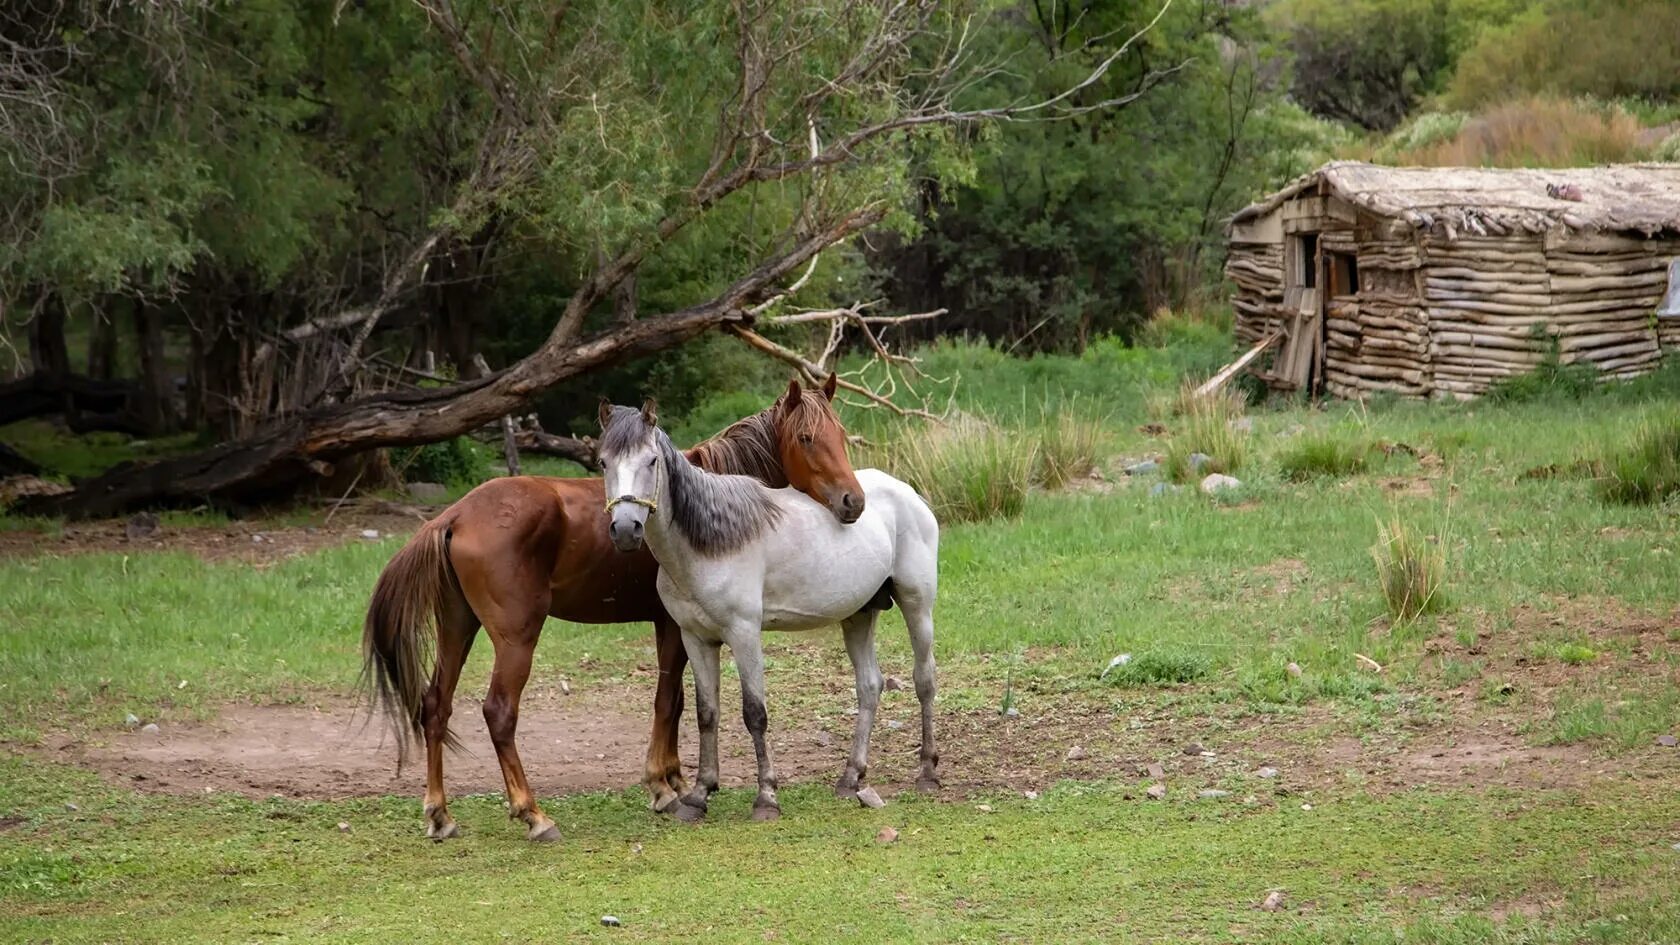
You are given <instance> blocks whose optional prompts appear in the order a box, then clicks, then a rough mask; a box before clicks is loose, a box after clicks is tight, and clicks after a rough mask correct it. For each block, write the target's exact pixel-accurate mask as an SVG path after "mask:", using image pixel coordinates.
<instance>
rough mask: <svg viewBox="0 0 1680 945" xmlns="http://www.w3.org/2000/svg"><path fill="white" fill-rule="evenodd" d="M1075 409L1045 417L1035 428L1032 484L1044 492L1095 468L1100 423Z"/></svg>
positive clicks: (1100, 430) (1100, 428) (1084, 475)
mask: <svg viewBox="0 0 1680 945" xmlns="http://www.w3.org/2000/svg"><path fill="white" fill-rule="evenodd" d="M1076 410H1077V408H1074V410H1069V411H1064V412H1062V413H1058V414H1055V415H1053V416H1046V417H1044V418H1043V419H1042V420H1041V421H1040V423H1039V425H1038V427H1037V431H1036V432H1037V434H1038V459H1037V462H1036V463H1035V464H1034V466H1033V481H1034V482H1036V483H1038V484H1039V485H1041V486H1043V487H1044V488H1046V489H1060V488H1063V487H1064V486H1066V485H1067V484H1068V483H1070V482H1073V481H1074V480H1077V479H1083V478H1085V477H1086V476H1089V475H1090V474H1091V473H1092V471H1093V470H1095V469H1096V468H1097V457H1098V452H1099V450H1100V448H1101V444H1102V439H1103V423H1102V421H1101V420H1099V419H1096V418H1094V417H1090V416H1084V415H1081V414H1080V413H1077V412H1075V411H1076Z"/></svg>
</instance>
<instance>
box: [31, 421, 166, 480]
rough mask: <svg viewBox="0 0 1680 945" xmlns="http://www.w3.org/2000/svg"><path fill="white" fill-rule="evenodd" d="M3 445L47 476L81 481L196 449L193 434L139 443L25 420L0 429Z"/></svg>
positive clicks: (124, 436)
mask: <svg viewBox="0 0 1680 945" xmlns="http://www.w3.org/2000/svg"><path fill="white" fill-rule="evenodd" d="M0 442H3V443H5V444H7V445H9V446H11V447H12V448H13V449H15V450H17V451H18V452H19V453H22V454H23V455H24V456H27V457H28V458H30V459H32V460H34V461H35V462H36V463H38V464H39V465H40V466H41V468H42V469H43V470H44V474H45V475H47V476H50V477H56V478H59V479H82V478H86V477H90V476H96V475H98V474H99V473H102V472H104V471H105V470H107V469H109V468H111V467H112V466H115V465H116V464H118V463H121V462H126V461H129V460H144V459H156V458H159V457H163V456H169V455H171V454H175V453H180V452H184V451H186V450H189V449H191V448H192V447H193V445H194V444H195V442H196V436H195V435H194V434H191V433H183V434H176V435H174V436H166V437H157V438H155V439H150V440H139V439H135V438H133V437H130V436H128V435H127V434H124V433H87V434H80V435H78V434H73V433H71V432H70V431H69V430H67V429H65V428H64V427H61V426H59V425H57V424H54V423H49V422H47V421H45V420H24V421H20V422H18V423H13V424H8V425H6V426H3V427H0Z"/></svg>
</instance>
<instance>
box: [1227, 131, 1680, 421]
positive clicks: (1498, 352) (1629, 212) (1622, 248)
mask: <svg viewBox="0 0 1680 945" xmlns="http://www.w3.org/2000/svg"><path fill="white" fill-rule="evenodd" d="M1227 235H1228V237H1229V255H1228V258H1227V261H1226V265H1225V273H1226V276H1227V278H1228V279H1229V280H1230V281H1231V282H1232V283H1234V284H1235V286H1236V295H1235V297H1234V298H1233V300H1232V304H1233V306H1234V308H1235V314H1236V334H1237V340H1238V342H1239V343H1240V344H1241V345H1242V346H1243V347H1245V348H1251V349H1252V348H1253V347H1257V346H1260V344H1261V343H1262V342H1270V345H1269V348H1268V350H1267V351H1266V354H1265V355H1263V356H1262V357H1259V358H1256V359H1255V360H1254V362H1253V365H1254V366H1253V367H1251V368H1250V370H1251V371H1252V372H1253V373H1256V374H1258V375H1259V376H1260V377H1261V378H1262V379H1263V380H1265V381H1266V382H1267V384H1268V385H1269V386H1271V387H1272V388H1273V389H1275V390H1306V391H1309V392H1311V393H1313V394H1315V395H1316V394H1329V395H1332V396H1338V397H1361V396H1365V395H1367V394H1371V393H1374V392H1378V391H1389V392H1392V393H1395V394H1399V395H1402V396H1410V397H1436V398H1447V397H1450V398H1457V399H1461V400H1462V399H1470V398H1473V397H1475V396H1477V395H1479V394H1482V393H1484V392H1486V391H1487V389H1488V387H1489V386H1490V385H1492V384H1493V383H1495V382H1497V381H1498V380H1500V379H1501V378H1505V377H1510V376H1512V375H1515V374H1521V373H1524V372H1526V371H1530V370H1532V369H1533V368H1534V367H1535V366H1536V365H1538V364H1540V363H1541V362H1542V360H1543V359H1545V358H1547V357H1548V356H1551V357H1557V358H1558V359H1559V360H1560V361H1562V362H1564V363H1587V364H1591V365H1593V366H1594V367H1596V368H1597V369H1598V370H1599V371H1600V374H1601V377H1602V378H1604V379H1613V378H1627V377H1633V376H1636V375H1639V374H1642V373H1645V372H1647V371H1650V370H1651V369H1653V368H1655V367H1656V366H1657V364H1658V362H1659V361H1661V360H1662V358H1663V356H1664V355H1665V354H1666V353H1669V352H1675V351H1680V164H1637V165H1632V164H1630V165H1614V166H1605V167H1589V168H1573V169H1563V170H1532V169H1496V168H1449V167H1382V166H1378V165H1373V164H1366V163H1361V162H1355V161H1336V162H1332V163H1330V164H1326V165H1324V166H1323V167H1321V168H1319V169H1318V170H1316V171H1313V172H1312V173H1310V174H1307V175H1305V176H1303V177H1301V178H1299V179H1297V180H1295V181H1294V182H1292V183H1290V184H1289V185H1288V186H1287V187H1284V188H1283V189H1282V190H1279V191H1278V192H1276V193H1274V194H1272V195H1271V196H1269V197H1266V198H1265V199H1264V200H1261V201H1259V202H1258V203H1254V204H1252V205H1250V206H1248V207H1245V208H1244V209H1243V210H1241V211H1239V212H1238V213H1237V214H1236V215H1235V216H1234V217H1233V218H1232V219H1231V221H1230V223H1229V225H1228V227H1227Z"/></svg>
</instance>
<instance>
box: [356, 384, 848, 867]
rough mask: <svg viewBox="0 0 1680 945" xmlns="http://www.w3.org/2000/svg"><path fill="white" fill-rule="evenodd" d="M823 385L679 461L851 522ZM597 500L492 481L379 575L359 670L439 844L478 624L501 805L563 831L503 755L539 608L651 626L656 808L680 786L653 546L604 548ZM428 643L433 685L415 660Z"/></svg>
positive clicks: (834, 423) (836, 425)
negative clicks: (421, 767)
mask: <svg viewBox="0 0 1680 945" xmlns="http://www.w3.org/2000/svg"><path fill="white" fill-rule="evenodd" d="M834 386H835V379H834V377H833V376H832V375H831V376H830V377H829V378H828V381H827V382H826V383H825V384H824V385H823V388H822V391H821V393H820V394H819V393H818V392H816V391H805V390H802V389H801V388H800V386H799V381H798V380H794V381H793V382H792V383H791V384H789V385H788V390H787V393H786V394H784V395H783V396H782V397H781V398H780V399H778V400H777V401H776V403H775V404H774V405H773V406H771V407H770V408H769V409H767V410H765V411H763V412H761V413H758V414H754V415H753V416H751V417H748V418H746V419H745V420H741V421H739V422H738V423H735V424H734V425H732V426H731V427H729V429H727V430H725V431H723V432H722V433H720V434H718V435H717V436H716V437H714V438H713V439H711V440H708V441H707V442H705V443H702V444H700V445H699V446H696V447H694V448H693V449H692V450H689V451H688V453H687V454H686V455H687V456H688V458H689V459H690V461H692V462H693V463H695V464H696V465H698V466H701V467H702V468H705V469H709V470H712V471H714V472H723V473H736V474H741V475H749V476H753V477H754V478H757V479H759V480H761V481H763V482H765V483H766V484H768V485H771V486H774V487H777V488H780V487H782V486H789V485H791V486H793V487H794V488H796V489H798V490H799V491H801V492H803V493H805V494H806V495H809V496H810V497H811V498H813V499H815V500H817V501H818V502H820V503H822V504H823V505H824V506H826V507H827V508H828V510H829V511H830V512H832V513H833V514H834V516H835V517H836V518H838V519H839V520H840V521H842V522H845V523H848V524H849V523H851V522H854V521H856V520H857V517H858V516H859V515H860V514H862V512H863V489H862V487H860V486H859V485H858V481H857V478H856V477H855V476H854V475H853V473H852V465H851V462H850V461H849V460H848V459H847V458H846V435H845V428H844V427H843V426H841V424H840V419H839V418H838V417H836V416H835V415H834V410H833V408H832V407H831V406H830V404H829V401H831V400H833V398H834ZM604 508H606V492H605V489H604V487H603V485H602V482H601V480H600V479H552V478H546V477H538V476H513V477H506V478H502V479H492V480H490V481H489V482H486V483H484V484H483V485H481V486H479V487H478V488H476V489H474V490H473V491H471V492H469V493H467V494H466V495H465V496H463V497H462V498H461V500H460V501H459V502H456V503H455V504H454V505H452V506H450V507H449V508H447V509H445V510H444V511H443V513H442V514H440V515H439V516H438V517H436V518H434V519H432V520H431V521H430V522H427V523H426V524H425V525H423V526H421V528H420V530H419V531H417V532H416V533H415V534H414V537H413V538H411V539H409V541H408V544H407V545H405V546H403V549H402V550H401V551H399V552H397V554H396V557H394V558H392V559H391V562H390V563H389V564H387V565H386V566H385V570H384V572H383V573H382V574H380V576H379V582H378V583H377V584H376V585H375V586H374V589H373V599H372V601H371V602H370V603H369V604H368V612H367V621H366V623H365V624H364V626H363V631H362V652H363V676H364V680H366V681H369V682H371V683H373V684H374V685H375V686H376V692H377V696H378V698H379V702H380V703H381V705H382V706H383V707H384V709H385V712H386V713H387V715H388V716H389V717H390V719H391V722H392V724H393V726H394V727H395V729H396V733H397V746H398V747H397V751H398V755H397V758H398V766H399V767H401V765H402V763H403V762H404V761H405V760H406V758H407V755H408V747H409V740H410V739H411V738H415V739H420V740H423V741H424V742H425V745H426V797H425V814H426V836H428V837H431V838H433V839H436V840H442V839H444V838H447V837H451V836H454V835H455V833H456V832H457V830H458V828H457V826H456V824H455V821H454V819H453V818H452V817H450V816H449V810H448V807H447V803H446V799H445V795H444V791H443V747H444V745H445V744H451V745H453V744H454V738H453V736H451V734H450V732H449V712H450V707H451V704H452V701H453V699H454V695H455V684H456V682H457V681H458V680H459V679H460V675H461V667H462V665H463V664H464V663H465V662H466V658H467V651H468V649H469V648H470V647H471V646H472V642H473V639H474V637H476V636H477V635H478V628H479V627H480V626H483V627H484V629H485V630H486V631H488V632H489V634H490V642H491V644H492V645H493V646H494V647H495V648H496V658H495V665H494V667H493V668H492V669H491V672H490V691H489V694H488V695H487V696H486V697H485V700H484V721H485V724H486V725H487V726H488V727H489V729H490V741H491V743H492V744H494V745H495V748H496V760H497V761H498V762H499V763H500V764H501V767H502V776H503V778H504V780H505V781H506V782H507V799H508V811H509V814H510V815H511V816H512V817H514V818H517V819H519V820H522V821H524V822H525V824H526V826H527V827H528V828H529V829H528V831H527V833H526V836H528V837H529V838H530V839H532V840H554V839H557V838H558V837H559V835H560V832H559V830H558V829H556V828H555V826H554V822H553V821H551V820H549V819H548V817H547V816H545V815H544V814H543V812H542V811H541V809H539V808H538V807H537V800H536V797H535V796H533V795H532V793H531V789H530V786H529V785H528V784H527V783H526V780H525V772H524V769H523V768H522V767H521V765H520V761H519V752H518V751H517V750H516V749H515V748H514V730H515V728H516V727H517V726H518V721H519V696H520V693H521V692H522V691H523V690H524V688H525V680H526V678H527V677H528V676H529V675H530V673H531V655H532V651H533V650H535V648H536V645H537V637H538V635H539V634H541V633H542V627H543V621H544V620H545V619H546V618H547V617H550V616H553V617H558V618H560V619H562V620H570V621H574V622H576V623H628V622H632V621H642V620H649V621H652V622H653V626H654V641H655V646H656V649H657V651H658V657H659V683H658V688H657V692H656V694H655V696H654V712H653V732H652V735H651V737H650V739H649V743H648V752H647V768H646V771H645V774H644V777H643V783H644V784H645V785H646V786H647V788H648V791H649V793H650V794H651V795H652V801H653V808H654V809H655V810H659V811H665V810H668V809H670V808H672V807H673V806H674V805H675V804H676V803H677V801H678V799H679V798H680V797H681V796H682V795H683V793H684V791H685V790H686V787H687V785H686V784H685V782H684V779H683V776H682V764H681V760H680V758H679V757H678V754H677V728H678V725H679V724H680V723H681V720H682V707H683V698H682V675H683V669H684V668H685V667H686V666H687V665H688V656H687V654H686V653H685V652H684V650H683V644H682V636H681V631H680V630H679V629H678V627H677V624H676V623H675V622H674V621H673V620H672V619H671V618H670V616H669V615H668V614H666V612H665V608H664V606H663V605H661V603H660V601H659V593H658V591H657V590H656V589H655V586H654V579H655V577H656V576H657V574H658V565H657V564H656V563H655V562H654V560H653V555H652V554H650V553H649V552H648V551H647V550H646V549H645V548H644V549H642V550H641V551H639V552H637V553H635V554H623V553H620V552H619V551H617V550H615V549H614V548H613V546H612V543H611V542H610V541H609V540H608V538H607V517H606V515H604V514H603V512H602V510H603V509H604ZM434 634H435V641H436V645H435V647H434V646H432V643H433V637H434ZM434 649H435V658H433V666H432V668H431V675H430V677H429V679H428V678H427V677H426V676H425V675H424V673H425V671H426V665H425V664H426V662H427V660H428V657H429V656H431V651H433V650H434Z"/></svg>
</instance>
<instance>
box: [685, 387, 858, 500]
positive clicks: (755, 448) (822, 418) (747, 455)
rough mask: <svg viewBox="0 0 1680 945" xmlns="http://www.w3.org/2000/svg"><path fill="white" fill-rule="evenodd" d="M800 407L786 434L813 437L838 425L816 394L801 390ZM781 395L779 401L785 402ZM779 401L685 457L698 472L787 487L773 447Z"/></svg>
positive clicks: (830, 411)
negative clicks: (823, 429)
mask: <svg viewBox="0 0 1680 945" xmlns="http://www.w3.org/2000/svg"><path fill="white" fill-rule="evenodd" d="M803 395H804V396H803V397H802V399H801V405H800V406H801V408H802V409H800V410H797V411H795V412H794V416H793V417H792V418H791V423H792V428H791V429H790V430H788V433H789V435H792V436H798V435H799V434H801V433H809V434H812V435H813V436H814V435H816V433H817V432H818V431H819V430H821V429H822V428H823V427H824V426H825V425H826V424H829V423H837V422H839V421H838V420H837V419H836V418H835V416H834V409H833V408H832V407H830V406H829V405H828V399H827V398H825V397H823V395H822V394H820V393H818V392H816V391H809V390H808V391H804V392H803ZM785 397H786V395H783V398H782V399H785ZM782 399H778V400H777V401H776V402H775V403H774V404H772V405H770V406H769V407H767V408H765V409H764V410H761V411H759V412H758V413H755V414H753V415H752V416H750V417H745V418H743V419H741V420H737V421H735V422H734V423H732V424H730V425H729V426H728V427H726V428H725V429H724V431H723V432H722V433H719V434H718V435H717V436H714V437H712V438H711V439H709V440H706V441H705V442H703V443H700V444H698V445H696V446H695V447H694V448H692V449H690V450H689V451H688V458H689V460H690V461H691V462H693V463H694V464H695V465H697V466H699V467H700V468H701V469H705V470H708V471H710V472H715V473H724V474H727V475H737V476H752V477H753V478H754V479H758V480H760V481H762V482H764V483H765V484H767V485H770V486H772V487H774V488H781V487H782V486H785V485H787V484H788V480H787V471H786V470H784V469H783V468H782V454H781V451H780V450H779V449H777V445H778V443H779V437H778V436H777V433H776V416H777V413H778V411H779V410H780V409H781V405H782Z"/></svg>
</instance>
